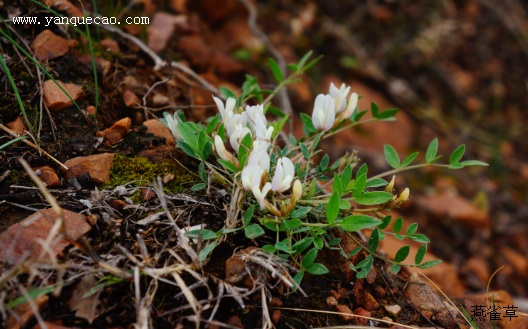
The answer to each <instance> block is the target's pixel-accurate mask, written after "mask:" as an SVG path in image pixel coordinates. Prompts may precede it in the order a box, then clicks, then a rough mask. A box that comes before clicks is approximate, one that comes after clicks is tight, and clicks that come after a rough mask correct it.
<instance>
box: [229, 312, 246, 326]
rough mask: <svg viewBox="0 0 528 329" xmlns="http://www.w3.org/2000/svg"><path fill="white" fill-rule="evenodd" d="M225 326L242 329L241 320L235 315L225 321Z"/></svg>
mask: <svg viewBox="0 0 528 329" xmlns="http://www.w3.org/2000/svg"><path fill="white" fill-rule="evenodd" d="M227 324H228V325H230V326H231V328H233V327H234V328H244V325H243V324H242V320H240V318H239V317H238V316H236V315H233V316H232V317H230V318H229V319H227Z"/></svg>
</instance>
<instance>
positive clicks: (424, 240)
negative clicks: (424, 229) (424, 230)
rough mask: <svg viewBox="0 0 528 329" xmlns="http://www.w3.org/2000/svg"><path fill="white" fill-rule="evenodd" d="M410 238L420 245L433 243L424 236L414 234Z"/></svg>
mask: <svg viewBox="0 0 528 329" xmlns="http://www.w3.org/2000/svg"><path fill="white" fill-rule="evenodd" d="M408 238H409V239H411V240H413V241H416V242H420V243H429V242H431V241H430V240H429V238H427V237H426V236H425V235H423V234H413V235H411V236H409V237H408Z"/></svg>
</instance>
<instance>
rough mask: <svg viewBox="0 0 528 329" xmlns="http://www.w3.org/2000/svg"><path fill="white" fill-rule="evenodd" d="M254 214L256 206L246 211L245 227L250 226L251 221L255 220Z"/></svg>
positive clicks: (244, 217)
mask: <svg viewBox="0 0 528 329" xmlns="http://www.w3.org/2000/svg"><path fill="white" fill-rule="evenodd" d="M254 212H255V206H254V205H251V206H249V208H247V209H246V211H244V216H243V221H244V226H248V225H249V223H250V222H251V219H252V218H253V213H254Z"/></svg>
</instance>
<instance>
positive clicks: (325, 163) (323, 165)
mask: <svg viewBox="0 0 528 329" xmlns="http://www.w3.org/2000/svg"><path fill="white" fill-rule="evenodd" d="M329 162H330V157H329V156H328V154H325V155H324V156H323V158H322V159H321V162H320V163H319V167H318V169H319V172H323V171H325V170H326V168H328V163H329Z"/></svg>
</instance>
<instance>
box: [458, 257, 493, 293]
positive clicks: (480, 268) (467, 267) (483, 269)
mask: <svg viewBox="0 0 528 329" xmlns="http://www.w3.org/2000/svg"><path fill="white" fill-rule="evenodd" d="M462 271H463V272H464V273H465V274H466V275H468V276H469V275H472V276H473V277H474V278H476V279H477V280H478V283H477V286H479V287H484V286H485V284H486V283H487V282H488V280H489V278H490V275H491V273H490V270H489V266H488V263H487V262H486V260H484V259H482V258H480V257H471V258H470V259H468V260H467V261H466V262H465V263H464V264H463V266H462Z"/></svg>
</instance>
